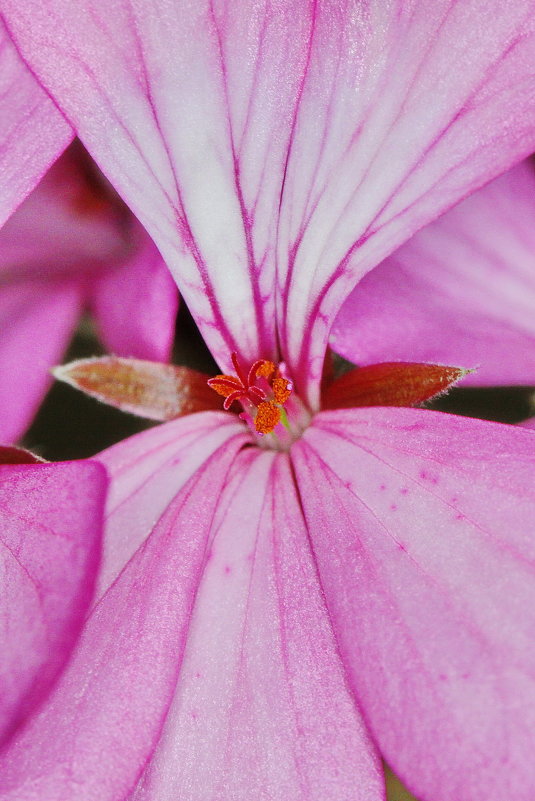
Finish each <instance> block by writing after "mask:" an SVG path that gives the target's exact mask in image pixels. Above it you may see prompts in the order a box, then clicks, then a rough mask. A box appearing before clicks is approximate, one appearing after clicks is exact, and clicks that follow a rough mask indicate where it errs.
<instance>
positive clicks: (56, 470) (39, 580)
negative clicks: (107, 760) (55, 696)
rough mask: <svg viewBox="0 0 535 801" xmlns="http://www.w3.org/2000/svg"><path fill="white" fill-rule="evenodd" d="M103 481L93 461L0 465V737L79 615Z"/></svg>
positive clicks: (39, 695) (89, 578) (60, 657)
mask: <svg viewBox="0 0 535 801" xmlns="http://www.w3.org/2000/svg"><path fill="white" fill-rule="evenodd" d="M105 489H106V478H105V471H104V470H103V469H102V467H101V466H100V465H97V464H94V463H92V462H74V463H71V464H54V465H52V464H37V465H17V466H7V465H2V466H0V546H1V547H0V575H1V577H2V592H1V594H0V641H1V643H2V649H1V654H0V741H2V740H4V738H5V737H6V735H8V734H10V733H12V730H13V728H14V727H15V726H16V725H17V724H18V723H20V722H22V721H24V719H25V718H27V717H28V716H29V715H30V714H31V713H32V712H34V711H35V707H36V706H37V705H38V704H39V703H40V702H41V701H42V700H43V698H44V697H45V695H46V692H47V690H48V689H49V687H50V684H51V682H52V681H53V680H54V679H55V677H56V675H57V673H58V671H59V670H60V669H61V667H62V666H63V663H64V662H65V660H66V659H67V657H68V656H69V653H70V650H71V648H72V646H73V644H74V641H75V638H76V636H77V634H78V632H79V630H80V627H81V625H82V623H83V620H84V617H85V613H86V611H87V607H88V604H89V602H90V600H91V597H92V592H93V588H94V582H95V577H96V572H97V569H98V566H99V561H100V546H101V535H102V514H103V508H104V495H105Z"/></svg>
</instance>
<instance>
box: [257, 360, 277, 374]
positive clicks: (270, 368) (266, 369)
mask: <svg viewBox="0 0 535 801" xmlns="http://www.w3.org/2000/svg"><path fill="white" fill-rule="evenodd" d="M274 372H275V365H274V364H273V362H270V361H267V360H264V361H263V362H261V364H259V365H258V367H257V368H256V374H257V376H260V377H261V378H269V377H270V375H272V374H273V373H274Z"/></svg>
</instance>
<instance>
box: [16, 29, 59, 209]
mask: <svg viewBox="0 0 535 801" xmlns="http://www.w3.org/2000/svg"><path fill="white" fill-rule="evenodd" d="M0 102H1V106H2V114H1V115H0V225H2V224H3V223H4V221H5V220H6V219H7V218H8V217H9V215H10V214H11V213H12V212H13V211H14V210H15V209H16V207H17V206H18V205H19V203H20V202H21V201H22V200H23V199H24V198H25V197H26V195H27V194H28V193H29V192H31V191H32V189H33V188H34V186H35V185H36V184H37V182H38V181H39V179H40V178H41V176H42V175H43V174H44V173H45V171H46V170H47V168H48V167H49V166H50V164H52V162H53V161H54V160H55V159H56V158H57V157H58V156H59V154H60V153H61V151H62V150H64V148H65V147H67V145H68V144H69V142H70V140H71V139H72V137H73V132H72V130H71V127H70V125H69V124H68V123H67V121H66V120H65V119H64V117H63V115H62V114H61V113H60V112H59V111H58V109H57V108H56V106H55V105H54V103H53V101H52V100H51V99H50V98H49V97H48V95H47V94H46V93H45V92H44V90H43V89H42V87H41V86H40V85H39V83H38V82H37V80H36V79H35V77H34V76H33V75H32V73H31V72H30V70H29V69H28V68H27V67H26V65H25V64H24V62H23V61H22V59H21V58H20V56H19V54H18V53H17V51H16V49H15V47H14V46H13V45H12V43H11V41H10V38H9V36H8V33H7V31H6V29H5V27H4V24H3V22H2V20H1V19H0Z"/></svg>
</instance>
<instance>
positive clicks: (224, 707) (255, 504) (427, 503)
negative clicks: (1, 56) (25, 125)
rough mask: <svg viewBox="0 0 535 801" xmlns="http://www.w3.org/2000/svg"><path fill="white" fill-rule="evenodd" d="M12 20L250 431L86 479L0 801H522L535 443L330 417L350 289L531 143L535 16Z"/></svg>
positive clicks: (186, 427)
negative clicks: (71, 582)
mask: <svg viewBox="0 0 535 801" xmlns="http://www.w3.org/2000/svg"><path fill="white" fill-rule="evenodd" d="M0 8H1V9H2V10H3V12H4V13H5V15H6V18H7V19H8V23H9V26H10V30H11V32H12V34H13V36H14V37H15V40H16V41H17V44H18V46H19V47H20V49H21V52H22V53H23V55H24V56H25V57H26V58H27V59H28V62H29V63H30V64H31V66H32V69H34V70H35V72H36V74H37V75H38V76H39V78H40V79H41V80H42V81H43V84H44V85H45V87H46V88H47V90H48V91H49V92H50V93H51V95H52V96H53V97H54V98H55V100H56V101H57V103H58V104H59V106H60V107H61V109H62V111H63V112H64V113H65V115H66V116H67V118H68V119H69V121H70V122H71V124H72V125H73V126H74V127H75V128H76V130H77V133H78V134H79V135H80V136H81V138H82V140H83V141H84V143H85V145H86V146H87V147H88V149H89V151H90V152H91V153H92V155H94V157H95V158H96V159H97V161H98V163H99V164H100V165H101V166H102V168H103V169H104V171H105V173H106V175H107V176H108V177H109V179H110V180H111V181H112V183H113V185H114V186H115V187H116V188H117V189H118V191H119V192H120V193H121V194H122V196H123V198H124V199H125V200H126V201H127V202H128V204H129V205H130V206H131V207H132V209H133V210H134V212H135V213H136V214H137V215H138V217H139V219H140V220H141V221H142V223H143V224H144V225H145V226H146V227H147V230H148V231H149V232H150V234H151V236H153V237H154V240H155V242H156V243H157V245H158V247H159V248H160V250H161V252H162V254H163V255H164V257H165V258H166V260H167V261H168V263H169V265H170V267H171V269H172V270H173V273H174V275H175V276H176V278H177V282H178V284H179V288H180V290H181V292H183V294H184V296H185V298H186V300H187V302H188V304H189V306H190V308H191V309H192V310H193V312H194V314H195V316H196V319H197V322H198V324H199V326H200V328H201V330H202V331H203V333H204V335H205V337H206V340H207V342H208V343H209V345H210V347H211V349H212V352H213V353H214V355H215V356H216V357H217V359H218V361H219V364H220V366H221V370H222V375H221V376H218V377H217V379H216V381H215V382H212V384H214V385H215V386H216V387H217V388H218V390H221V391H223V389H225V392H226V390H229V391H230V392H234V393H238V395H239V398H240V402H241V403H242V406H243V414H244V415H246V416H248V418H249V420H250V421H251V422H252V423H253V427H252V428H251V427H249V426H248V424H247V423H244V422H243V421H241V420H239V419H238V418H236V417H235V416H234V415H232V414H230V413H225V412H219V413H218V412H204V413H201V414H195V415H191V416H190V417H185V418H183V419H179V420H176V421H174V422H170V423H168V424H166V425H162V426H160V427H158V428H154V429H152V430H150V431H146V432H144V433H142V434H140V435H138V436H137V437H134V438H132V439H130V440H128V441H126V442H124V443H121V444H119V445H117V446H115V447H114V448H112V449H110V450H109V451H107V452H106V453H104V454H102V456H101V457H100V458H101V461H102V463H103V464H104V465H105V466H106V467H107V469H108V471H109V473H110V476H111V481H112V483H111V494H110V498H109V504H108V531H107V536H106V544H105V556H104V563H103V569H102V572H101V576H100V586H99V593H100V599H99V601H98V603H97V604H96V605H95V607H94V610H93V612H92V614H91V616H90V617H89V619H88V622H87V624H86V626H85V629H84V632H83V634H82V637H81V639H80V642H79V646H78V648H77V651H76V653H75V654H74V656H73V659H72V660H71V662H70V664H69V666H68V668H67V670H66V671H65V672H64V673H63V675H62V677H61V680H60V681H59V683H58V684H57V687H56V689H55V692H54V694H53V696H52V697H51V699H50V701H49V702H48V703H47V704H46V705H45V706H44V707H43V710H42V713H41V715H40V716H39V718H36V719H34V720H32V721H31V722H30V723H29V724H28V725H27V726H26V727H25V729H24V730H23V731H21V732H20V735H19V736H18V738H17V739H16V741H14V742H13V743H12V744H11V745H10V748H9V749H7V750H6V751H5V752H4V753H3V755H2V765H1V769H0V790H1V792H2V794H3V795H2V798H5V799H12V801H23V800H25V799H28V801H29V800H30V799H32V800H33V799H43V798H45V799H47V801H60V799H61V800H62V801H67V799H68V800H69V801H70V799H72V798H76V799H77V801H78V800H80V801H89V800H90V799H91V800H93V799H94V801H123V799H130V801H133V799H135V801H139V799H143V801H153V800H154V801H156V800H157V801H167V800H169V801H171V799H176V798H180V799H181V801H186V799H187V800H188V801H193V800H194V799H195V800H198V801H206V799H226V801H230V800H231V799H232V801H234V800H236V801H237V800H238V799H239V801H242V799H243V801H249V799H253V798H263V799H269V801H273V800H274V799H280V800H281V801H282V799H284V801H289V800H290V799H291V801H298V800H299V801H313V800H314V799H317V801H324V800H325V799H329V800H332V801H335V800H336V801H338V800H339V801H345V800H346V799H350V798H351V799H355V800H356V801H374V799H380V798H381V797H383V781H382V772H381V769H380V761H379V754H381V755H383V756H384V757H385V758H386V759H387V761H388V762H389V763H390V764H391V765H392V766H393V768H394V769H395V770H396V772H398V773H399V774H400V775H401V777H402V778H403V779H404V780H405V781H406V782H407V784H408V785H409V787H410V788H411V789H412V790H413V791H414V792H415V793H416V795H418V796H419V797H421V798H424V799H440V800H441V801H454V800H455V801H474V799H476V798H485V799H489V800H490V801H502V799H505V798H515V799H519V800H520V801H528V799H530V798H531V796H532V795H533V791H534V788H535V775H534V770H533V767H532V764H533V762H532V759H531V751H532V731H533V727H534V725H535V688H534V686H533V675H534V674H535V649H534V647H533V634H534V630H535V603H534V600H535V583H534V579H535V576H534V570H533V565H534V560H535V544H534V540H533V536H532V535H533V520H534V519H535V517H534V514H535V497H534V492H533V466H534V462H535V438H534V436H533V433H532V432H531V431H529V430H526V429H521V428H514V427H508V426H500V425H497V424H491V423H487V422H483V421H475V420H469V419H462V418H456V417H451V416H448V415H443V414H440V413H435V412H430V411H426V410H423V409H414V408H385V407H380V406H379V407H375V408H345V409H335V410H320V392H321V376H322V370H323V364H324V355H325V350H326V344H327V340H328V336H329V333H330V330H331V327H332V324H333V320H334V319H335V316H336V314H337V312H338V311H339V309H340V306H341V305H342V303H343V301H344V300H345V299H346V297H347V296H348V293H349V292H350V291H351V290H352V289H353V288H354V287H355V285H356V283H357V281H358V280H359V279H360V278H362V277H363V276H364V274H365V273H366V272H367V271H368V270H370V269H371V268H372V267H373V266H374V265H376V264H377V263H379V262H380V261H382V260H383V259H385V258H386V257H387V256H388V255H389V254H390V253H391V252H392V251H393V250H394V248H395V247H397V246H398V245H401V244H402V243H403V242H404V241H405V240H407V239H408V238H409V237H410V236H411V234H413V233H414V232H415V231H417V230H418V229H419V228H421V227H422V226H423V225H425V224H426V223H427V222H429V221H431V220H432V219H434V218H436V217H437V216H438V215H439V214H440V213H442V212H444V211H445V210H446V209H447V208H449V207H450V206H452V205H453V204H454V203H455V202H456V201H458V200H459V199H461V198H462V197H464V196H465V195H467V194H468V193H470V192H472V191H473V190H475V189H477V188H478V187H479V186H481V185H482V184H483V183H485V182H486V181H488V180H490V179H491V178H492V177H494V176H495V175H497V174H498V173H499V172H501V171H504V170H505V169H507V168H508V167H510V166H511V165H512V164H514V163H515V162H516V161H518V160H520V159H521V158H523V157H525V156H527V155H528V154H529V153H530V152H531V151H532V150H533V149H534V145H535V125H534V122H535V119H534V117H535V91H534V85H533V77H532V64H533V59H534V57H535V39H534V27H535V16H534V8H533V4H532V3H530V2H527V0H520V2H519V0H515V2H512V0H511V2H506V3H497V2H496V3H490V4H489V3H488V2H486V0H485V2H484V1H483V0H468V2H465V1H464V0H463V2H462V3H461V2H454V0H438V1H437V0H435V2H433V3H428V2H413V3H401V2H392V3H386V2H378V3H376V2H370V3H351V2H347V3H344V2H333V3H331V2H324V3H321V4H314V3H312V2H311V3H306V2H298V3H295V2H292V3H290V2H286V1H285V0H282V2H274V3H261V2H257V0H255V1H254V2H253V0H251V2H246V1H245V0H244V2H240V3H238V4H234V3H224V2H221V3H218V4H213V3H212V4H209V3H204V2H197V3H193V4H186V3H183V2H179V0H175V2H172V1H171V0H151V2H150V3H149V2H148V0H147V2H143V0H132V2H127V0H116V2H113V3H112V4H111V5H110V4H106V5H105V6H104V5H102V4H100V3H98V2H97V0H94V2H89V0H86V1H85V2H83V0H74V1H73V0H47V2H46V3H43V2H41V1H39V2H38V0H29V1H28V2H26V3H25V4H24V5H23V6H22V7H21V5H20V3H18V2H15V0H2V2H0ZM233 352H236V353H237V354H238V356H237V358H235V359H234V362H235V363H234V364H233V359H232V353H233ZM383 358H384V359H385V360H387V359H388V358H389V357H388V353H386V352H385V353H384V357H383ZM271 362H272V363H273V364H270V363H271ZM252 365H254V367H252ZM249 368H251V369H249ZM380 370H383V371H384V370H385V368H380ZM229 376H230V377H229ZM281 379H283V380H285V381H290V382H291V384H290V385H288V384H285V385H284V386H282V385H280V384H276V383H275V382H276V380H281ZM290 388H291V389H292V394H291V396H290V397H289V398H288V399H287V400H283V391H285V390H288V389H290ZM222 394H223V392H222ZM335 394H336V393H335ZM238 395H237V396H236V397H238ZM228 397H230V395H228ZM263 403H265V404H268V406H269V404H272V405H271V406H269V408H268V409H266V408H265V407H264V412H265V413H266V414H267V413H268V411H269V410H271V411H272V412H273V409H274V408H276V409H279V412H280V414H281V420H283V419H284V418H283V414H282V411H281V408H280V407H283V408H284V409H285V414H286V416H287V418H288V428H284V426H283V425H282V423H279V424H277V425H276V427H275V430H274V432H273V433H267V432H266V433H265V436H263V437H258V436H257V434H256V433H254V430H253V429H254V428H255V427H256V428H257V429H258V428H259V426H258V423H257V415H258V411H257V410H259V409H260V407H261V404H263ZM274 414H276V413H275V412H274ZM263 419H264V420H265V418H263ZM272 419H273V420H274V419H275V417H273V418H272ZM260 428H264V430H265V429H266V428H269V426H266V425H265V423H263V424H262V426H260Z"/></svg>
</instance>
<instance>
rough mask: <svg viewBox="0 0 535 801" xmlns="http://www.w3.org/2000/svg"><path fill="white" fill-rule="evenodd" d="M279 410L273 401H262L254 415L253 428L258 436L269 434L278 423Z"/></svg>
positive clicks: (279, 417)
mask: <svg viewBox="0 0 535 801" xmlns="http://www.w3.org/2000/svg"><path fill="white" fill-rule="evenodd" d="M280 419H281V410H280V409H279V407H278V406H277V405H276V404H275V403H273V401H263V402H262V403H261V404H260V405H259V407H258V411H257V413H256V417H255V428H256V430H257V431H258V433H259V434H271V432H272V431H273V429H274V428H275V426H276V425H277V424H278V423H280Z"/></svg>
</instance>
